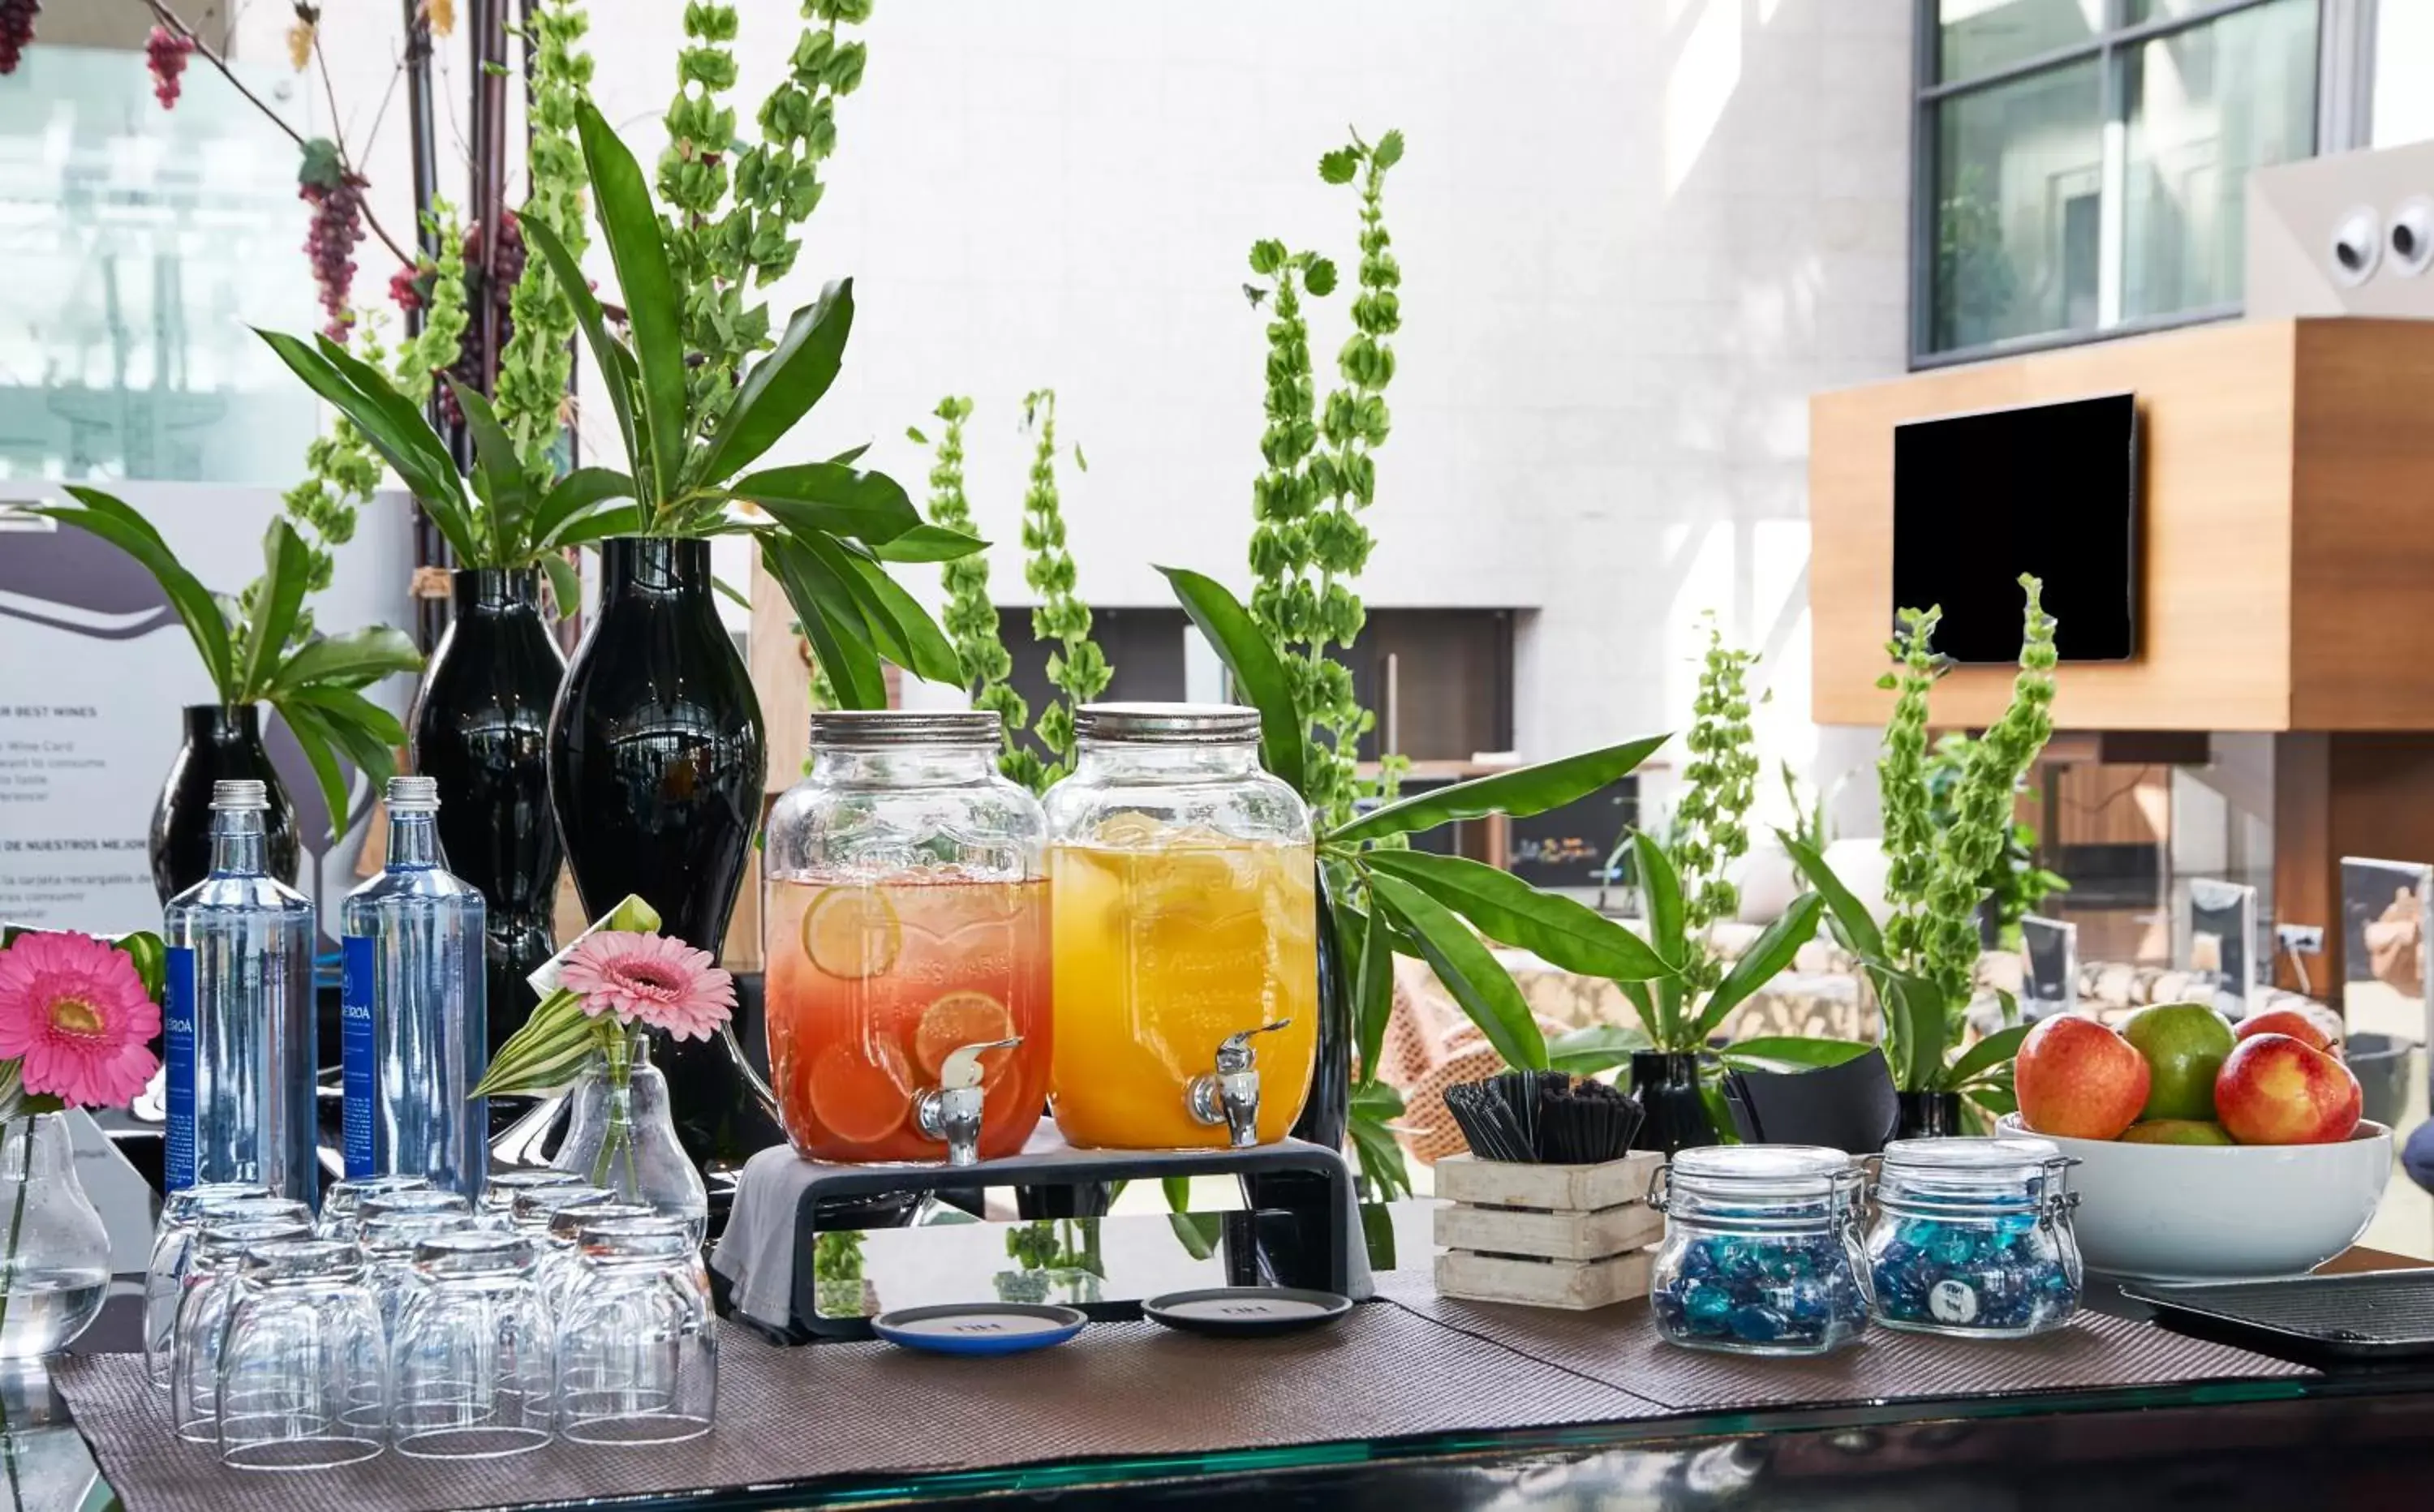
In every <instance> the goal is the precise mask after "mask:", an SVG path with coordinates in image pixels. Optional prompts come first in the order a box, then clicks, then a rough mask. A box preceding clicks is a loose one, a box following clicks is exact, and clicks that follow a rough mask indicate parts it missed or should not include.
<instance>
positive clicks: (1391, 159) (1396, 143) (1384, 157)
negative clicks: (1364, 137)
mask: <svg viewBox="0 0 2434 1512" xmlns="http://www.w3.org/2000/svg"><path fill="white" fill-rule="evenodd" d="M1369 161H1372V162H1374V163H1376V164H1377V165H1378V166H1379V167H1380V168H1391V167H1393V166H1394V165H1395V164H1397V163H1398V162H1400V161H1403V133H1402V132H1400V131H1389V132H1387V133H1386V134H1385V135H1384V136H1382V137H1380V138H1379V139H1378V145H1377V147H1376V148H1375V149H1374V150H1373V151H1371V153H1370V154H1369Z"/></svg>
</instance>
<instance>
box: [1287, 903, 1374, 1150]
mask: <svg viewBox="0 0 2434 1512" xmlns="http://www.w3.org/2000/svg"><path fill="white" fill-rule="evenodd" d="M1317 898H1318V1053H1317V1057H1316V1060H1315V1063H1314V1064H1313V1065H1312V1067H1311V1078H1310V1096H1308V1097H1307V1098H1305V1099H1304V1100H1303V1102H1302V1105H1301V1116H1300V1117H1299V1118H1297V1119H1295V1120H1294V1126H1293V1137H1294V1138H1295V1139H1306V1140H1308V1141H1310V1142H1311V1144H1313V1145H1316V1146H1319V1147H1321V1148H1324V1149H1342V1148H1343V1147H1344V1139H1345V1135H1346V1131H1348V1130H1350V1128H1351V1126H1352V1041H1353V1039H1354V1037H1355V1036H1356V1035H1357V1034H1358V1033H1359V1030H1360V1026H1359V1025H1358V1024H1357V1023H1356V1022H1355V1020H1356V1018H1357V1017H1358V1016H1359V1008H1358V1005H1357V1004H1355V1003H1354V1001H1353V998H1354V996H1355V995H1356V994H1357V993H1358V991H1359V988H1358V985H1357V983H1356V980H1355V978H1356V977H1358V975H1359V973H1360V970H1361V963H1360V962H1359V961H1358V960H1347V959H1346V954H1345V950H1344V941H1343V939H1342V937H1341V936H1339V935H1338V934H1337V933H1336V929H1335V925H1336V916H1335V904H1334V901H1333V900H1332V899H1331V898H1329V897H1328V888H1327V877H1326V875H1325V874H1324V873H1321V874H1320V875H1319V879H1318V888H1317Z"/></svg>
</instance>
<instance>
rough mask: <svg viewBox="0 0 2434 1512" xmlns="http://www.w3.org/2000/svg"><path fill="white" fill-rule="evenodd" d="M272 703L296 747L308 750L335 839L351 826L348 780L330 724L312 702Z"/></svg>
mask: <svg viewBox="0 0 2434 1512" xmlns="http://www.w3.org/2000/svg"><path fill="white" fill-rule="evenodd" d="M272 706H273V707H275V708H278V709H279V717H280V719H281V720H282V721H283V722H285V723H286V725H287V733H288V734H289V735H290V736H292V737H294V738H295V740H296V748H297V749H298V750H300V751H301V752H303V753H304V760H305V763H306V764H307V765H308V766H310V767H311V768H312V769H313V780H314V781H315V782H316V783H317V784H318V785H319V786H320V789H321V806H322V807H323V809H324V810H325V811H326V812H327V813H328V814H329V816H330V838H331V839H333V840H335V839H336V838H337V837H338V836H339V835H340V834H343V833H344V832H345V830H346V827H347V779H346V776H345V774H344V773H340V772H339V770H338V758H337V756H335V755H334V753H333V752H332V751H331V749H330V747H331V746H332V744H333V743H334V740H333V738H332V736H331V734H330V727H329V725H327V724H326V723H324V722H322V720H321V716H320V713H319V711H317V710H316V709H314V708H312V707H310V706H309V705H306V706H297V707H285V706H282V705H272Z"/></svg>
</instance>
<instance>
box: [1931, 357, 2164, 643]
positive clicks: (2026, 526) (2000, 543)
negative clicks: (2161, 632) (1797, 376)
mask: <svg viewBox="0 0 2434 1512" xmlns="http://www.w3.org/2000/svg"><path fill="white" fill-rule="evenodd" d="M2023 572H2033V573H2035V574H2036V575H2037V576H2038V577H2039V578H2040V579H2042V580H2043V581H2044V584H2045V604H2046V609H2047V611H2048V613H2050V614H2051V615H2052V616H2053V617H2054V620H2055V621H2056V625H2057V628H2056V629H2055V632H2054V649H2055V651H2056V653H2057V654H2059V655H2060V657H2061V658H2062V659H2063V660H2064V661H2126V660H2128V659H2129V658H2130V657H2131V656H2133V655H2134V654H2136V652H2137V611H2138V603H2137V599H2138V404H2137V398H2136V396H2134V395H2131V394H2106V395H2101V396H2099V397H2096V398H2092V399H2070V400H2066V401H2064V402H2061V403H2054V404H2032V405H2025V406H2022V407H2020V408H2017V409H2002V410H1985V411H1981V412H1979V413H1976V414H1971V415H1951V416H1937V417H1935V418H1933V419H1922V420H1911V421H1909V422H1907V423H1905V424H1902V425H1897V426H1895V427H1894V603H1893V607H1894V609H1900V608H1903V607H1909V608H1915V609H1924V608H1926V607H1928V605H1929V604H1941V605H1942V606H1943V608H1944V620H1943V623H1942V624H1941V625H1939V626H1938V627H1937V629H1936V633H1935V649H1936V650H1938V651H1940V652H1942V653H1943V654H1945V655H1946V656H1949V657H1951V658H1952V659H1953V660H1954V661H1957V662H2005V663H2008V662H2013V661H2016V660H2017V659H2018V656H2019V652H2020V608H2021V598H2020V587H2019V581H2018V580H2019V576H2020V574H2021V573H2023Z"/></svg>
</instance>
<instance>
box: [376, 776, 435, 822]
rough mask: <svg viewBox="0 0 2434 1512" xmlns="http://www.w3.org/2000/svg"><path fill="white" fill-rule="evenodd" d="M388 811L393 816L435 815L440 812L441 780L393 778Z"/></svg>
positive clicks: (390, 781) (390, 783)
mask: <svg viewBox="0 0 2434 1512" xmlns="http://www.w3.org/2000/svg"><path fill="white" fill-rule="evenodd" d="M388 811H389V812H390V813H392V814H434V813H437V812H438V811H439V779H438V778H437V777H391V778H389V779H388Z"/></svg>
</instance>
